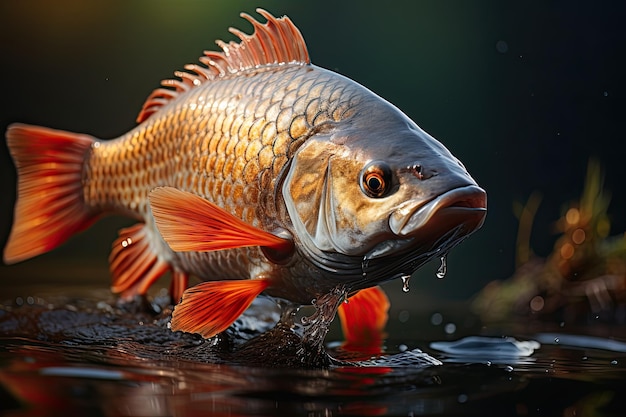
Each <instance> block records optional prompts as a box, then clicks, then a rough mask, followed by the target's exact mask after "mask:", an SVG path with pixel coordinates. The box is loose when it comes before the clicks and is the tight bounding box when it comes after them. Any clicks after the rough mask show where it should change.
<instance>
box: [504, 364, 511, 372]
mask: <svg viewBox="0 0 626 417" xmlns="http://www.w3.org/2000/svg"><path fill="white" fill-rule="evenodd" d="M504 370H505V371H506V372H513V367H512V366H511V365H507V366H505V367H504Z"/></svg>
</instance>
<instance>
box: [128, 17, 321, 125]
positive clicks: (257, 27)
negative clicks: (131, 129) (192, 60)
mask: <svg viewBox="0 0 626 417" xmlns="http://www.w3.org/2000/svg"><path fill="white" fill-rule="evenodd" d="M256 11H257V13H259V14H260V15H261V16H263V17H264V18H265V19H267V22H266V23H260V22H259V21H258V20H256V19H255V18H253V17H252V16H250V15H248V14H246V13H241V14H240V16H241V17H243V18H244V19H246V20H247V21H249V22H250V23H252V26H253V27H254V32H253V33H252V34H251V35H248V34H246V33H243V32H242V31H240V30H239V29H235V28H232V27H231V28H229V29H228V30H229V32H230V33H232V34H234V35H235V36H237V37H238V38H239V39H240V42H235V41H230V42H228V43H226V42H223V41H221V40H218V41H216V43H217V45H218V46H219V47H220V48H221V49H222V51H221V52H216V51H204V56H202V57H200V59H199V61H200V62H201V63H202V64H204V65H205V66H200V65H197V64H187V65H185V67H184V68H185V70H186V71H176V72H174V75H175V76H176V77H178V78H179V79H167V80H163V81H162V82H161V85H162V86H163V87H166V88H157V89H156V90H154V91H153V92H152V94H150V96H149V97H148V99H147V100H146V102H145V103H144V105H143V107H142V109H141V111H140V112H139V116H137V123H141V122H143V121H144V120H146V119H147V118H148V117H150V115H152V114H153V113H155V112H156V111H158V110H159V109H160V108H161V107H163V106H165V105H166V104H167V103H169V102H170V101H171V100H174V99H175V98H176V97H178V95H179V94H181V93H184V92H185V91H188V90H189V89H191V88H193V87H195V86H198V85H200V84H202V83H203V82H206V81H211V80H213V79H215V78H218V77H223V76H225V75H230V74H235V73H237V72H240V71H244V70H247V69H251V68H258V67H259V66H263V65H273V64H287V63H291V64H301V65H304V64H310V63H311V61H310V59H309V53H308V51H307V49H306V44H305V42H304V38H303V37H302V34H301V33H300V31H299V30H298V28H297V27H296V26H295V25H294V24H293V22H292V21H291V20H290V19H289V18H288V17H287V16H283V17H281V18H276V17H274V16H273V15H272V14H271V13H269V12H268V11H266V10H263V9H260V8H259V9H256Z"/></svg>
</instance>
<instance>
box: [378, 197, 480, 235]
mask: <svg viewBox="0 0 626 417" xmlns="http://www.w3.org/2000/svg"><path fill="white" fill-rule="evenodd" d="M486 213H487V193H486V192H485V191H484V190H483V189H482V188H480V187H478V186H477V185H466V186H462V187H458V188H454V189H452V190H449V191H447V192H445V193H443V194H441V195H439V196H437V197H435V198H433V199H432V200H430V201H427V202H426V203H424V202H418V201H410V202H407V203H405V204H404V205H403V206H402V207H400V208H399V209H397V210H396V211H394V212H393V213H392V214H391V216H390V217H389V228H390V229H391V231H392V232H393V233H394V234H395V235H397V236H402V237H405V236H411V235H415V234H416V233H417V232H418V231H421V230H422V229H423V228H424V227H425V226H426V225H427V224H429V222H430V220H431V219H433V218H434V217H440V218H442V219H443V218H444V217H445V223H446V224H453V223H456V224H458V225H461V224H465V225H466V229H468V233H471V232H472V231H474V230H476V229H478V228H479V227H480V226H482V224H483V222H484V219H485V216H486ZM442 228H443V226H442Z"/></svg>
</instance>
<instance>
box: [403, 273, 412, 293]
mask: <svg viewBox="0 0 626 417" xmlns="http://www.w3.org/2000/svg"><path fill="white" fill-rule="evenodd" d="M401 279H402V291H404V292H409V290H410V288H409V281H410V280H411V276H410V275H402V277H401Z"/></svg>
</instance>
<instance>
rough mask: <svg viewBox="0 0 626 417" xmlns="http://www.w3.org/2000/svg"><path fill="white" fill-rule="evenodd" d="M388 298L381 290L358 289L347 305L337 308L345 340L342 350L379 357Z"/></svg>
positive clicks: (379, 288) (386, 315) (386, 318)
mask: <svg viewBox="0 0 626 417" xmlns="http://www.w3.org/2000/svg"><path fill="white" fill-rule="evenodd" d="M388 311H389V299H388V298H387V295H386V294H385V292H384V291H383V289H382V288H381V287H378V286H376V287H371V288H366V289H364V290H360V291H359V292H357V293H356V294H354V295H353V296H352V297H350V298H348V302H347V303H342V304H341V306H339V310H338V314H339V319H340V320H341V329H342V330H343V335H344V338H345V343H344V345H343V346H344V348H346V349H349V350H357V351H361V352H368V353H372V354H378V353H380V352H381V347H382V341H383V339H384V337H385V332H384V331H385V326H386V325H387V320H388V318H389V317H388Z"/></svg>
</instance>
